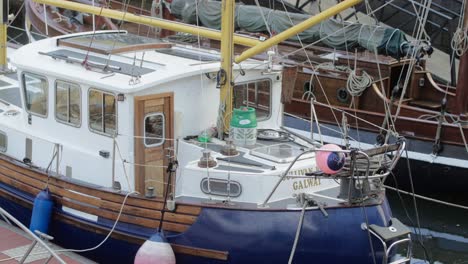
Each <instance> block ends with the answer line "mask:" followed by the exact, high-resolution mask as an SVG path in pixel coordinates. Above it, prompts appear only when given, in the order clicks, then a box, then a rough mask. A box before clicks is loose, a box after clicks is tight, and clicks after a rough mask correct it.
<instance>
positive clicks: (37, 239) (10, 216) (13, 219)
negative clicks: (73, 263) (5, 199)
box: [0, 207, 66, 264]
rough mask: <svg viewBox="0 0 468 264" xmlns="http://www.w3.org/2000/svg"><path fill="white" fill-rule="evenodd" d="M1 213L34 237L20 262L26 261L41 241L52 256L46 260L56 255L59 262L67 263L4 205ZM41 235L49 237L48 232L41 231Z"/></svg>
mask: <svg viewBox="0 0 468 264" xmlns="http://www.w3.org/2000/svg"><path fill="white" fill-rule="evenodd" d="M0 215H2V217H3V218H4V219H8V221H7V223H10V224H11V222H13V223H14V224H15V225H17V226H18V227H19V228H21V230H23V231H24V232H26V234H28V235H29V236H30V237H31V238H32V239H33V243H32V244H31V247H30V248H29V250H28V251H27V252H26V253H25V255H24V256H23V258H22V259H21V261H20V263H24V261H25V260H26V258H27V257H28V255H29V254H30V253H31V251H32V249H33V248H34V246H35V245H36V244H37V243H39V245H41V246H42V247H43V248H44V249H45V250H47V251H48V252H49V253H50V255H51V256H50V257H49V258H48V260H47V261H46V263H48V262H49V260H50V259H51V258H52V257H54V258H55V259H56V260H57V261H58V262H60V263H62V264H66V262H65V261H64V260H63V259H62V258H61V257H60V256H59V255H57V253H55V251H54V250H53V249H51V248H50V247H49V246H48V245H47V244H46V243H45V242H44V241H43V240H42V239H40V238H39V237H38V236H36V235H35V234H34V233H33V232H31V230H29V228H27V227H26V226H25V225H23V224H22V223H21V222H20V221H19V220H18V219H16V218H15V217H14V216H12V215H11V214H9V213H8V212H7V211H6V210H5V209H3V208H2V207H0ZM40 234H41V236H44V237H49V236H47V235H46V234H42V233H40Z"/></svg>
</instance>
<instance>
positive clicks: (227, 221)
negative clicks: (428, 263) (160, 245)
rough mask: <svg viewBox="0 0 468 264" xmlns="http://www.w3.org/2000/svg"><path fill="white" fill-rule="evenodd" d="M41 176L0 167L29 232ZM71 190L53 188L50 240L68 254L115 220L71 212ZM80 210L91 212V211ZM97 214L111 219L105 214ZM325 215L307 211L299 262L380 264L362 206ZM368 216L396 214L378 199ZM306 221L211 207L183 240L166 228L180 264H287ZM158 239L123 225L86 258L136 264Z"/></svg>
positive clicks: (6, 194)
mask: <svg viewBox="0 0 468 264" xmlns="http://www.w3.org/2000/svg"><path fill="white" fill-rule="evenodd" d="M28 174H29V175H28ZM36 174H38V173H37V172H36V171H34V170H31V171H28V170H27V169H25V166H22V165H21V164H14V163H11V162H7V161H6V160H5V159H2V160H0V206H2V207H3V208H5V209H6V210H8V211H9V212H11V213H12V214H13V215H14V216H15V217H17V218H18V219H20V220H21V221H22V222H23V223H25V224H26V225H28V224H29V221H30V217H31V208H32V204H33V199H34V195H35V193H36V192H37V191H39V190H40V188H42V186H39V185H38V183H39V182H38V181H35V180H37V179H34V178H35V177H39V176H40V175H36ZM42 176H45V175H42ZM65 183H66V181H61V180H60V179H58V178H55V177H52V178H50V182H49V184H50V185H49V186H50V187H54V186H55V187H54V188H51V190H52V193H53V195H54V197H55V202H56V205H55V209H54V216H53V220H52V223H51V226H50V234H51V235H52V236H54V237H55V240H54V241H55V242H56V243H58V244H60V245H62V246H63V247H65V248H73V249H84V248H91V247H94V246H96V245H97V244H99V243H100V242H101V241H102V240H104V238H105V237H106V235H107V234H108V232H109V230H110V229H111V227H112V225H113V224H114V221H115V219H112V218H110V217H109V218H106V217H101V216H99V217H98V218H97V220H96V221H92V220H89V219H85V218H84V217H80V216H78V215H75V214H73V213H70V212H69V211H67V210H65V209H64V207H65V204H66V205H68V206H70V205H71V203H68V204H67V203H66V201H67V200H69V202H70V201H73V199H72V198H70V197H61V196H60V195H59V193H58V191H57V190H58V187H57V186H59V184H63V186H66V188H70V190H73V189H75V190H76V189H77V188H76V186H73V185H72V184H68V185H66V184H65ZM33 184H36V185H35V186H33ZM54 189H55V193H54ZM82 191H84V189H82ZM96 195H98V194H96ZM101 197H103V199H104V198H106V197H105V196H101ZM74 198H75V199H78V198H77V197H74ZM128 202H129V206H130V205H135V206H136V205H137V204H138V201H137V200H136V198H131V199H130V198H129V200H128ZM179 207H182V208H183V205H179ZM197 208H199V207H194V206H192V207H190V206H186V207H185V209H184V210H183V211H185V212H188V211H191V212H192V213H193V212H194V211H196V209H197ZM81 209H82V211H84V210H86V209H87V207H86V206H84V207H82V208H81ZM98 210H99V211H106V209H103V208H98ZM129 210H130V209H127V211H125V210H124V215H127V214H129V213H130V212H129ZM154 211H157V210H154ZM326 211H327V213H328V217H326V216H324V215H323V213H322V212H321V211H320V210H318V209H313V210H307V211H306V213H305V217H304V223H303V228H302V231H301V236H300V239H299V243H298V248H297V250H296V254H295V258H294V259H295V262H296V263H308V262H310V261H313V262H314V263H345V262H347V263H349V262H351V263H373V260H372V257H371V255H372V254H371V253H370V252H371V249H370V246H369V240H368V234H367V232H366V231H363V230H362V229H361V224H362V223H364V222H365V221H366V220H365V219H366V218H365V216H364V215H363V212H362V206H361V205H356V206H350V207H348V206H346V207H337V208H326ZM88 212H89V210H88ZM176 212H177V210H176ZM366 212H367V217H368V221H369V223H370V224H378V225H385V224H386V223H388V220H389V219H390V209H389V207H388V204H387V202H386V201H385V200H384V199H380V198H379V199H378V200H377V203H374V204H373V205H369V206H366ZM95 213H96V214H98V212H95ZM179 213H180V210H179ZM300 214H301V210H300V209H296V210H268V209H261V210H260V209H242V208H239V209H232V208H231V209H227V208H223V206H220V205H218V207H216V206H209V205H207V206H202V207H201V209H200V211H199V214H198V215H197V216H194V218H196V220H195V221H194V222H193V223H192V224H190V225H189V226H188V227H187V228H186V229H185V230H183V231H182V230H180V232H177V231H176V229H177V228H176V227H174V225H175V226H177V224H176V223H172V225H171V222H170V221H167V220H165V221H164V224H163V227H164V226H165V227H166V228H165V230H166V234H167V239H168V241H169V242H170V243H171V244H172V247H173V250H174V251H175V253H176V257H177V262H178V263H286V262H287V260H288V258H289V254H290V252H291V248H292V245H293V241H294V237H295V233H296V228H297V225H298V222H299V218H300ZM186 218H188V217H186ZM121 219H122V218H121ZM129 219H131V218H128V217H127V218H126V219H125V221H127V222H129ZM135 219H138V217H135ZM152 221H154V222H157V221H156V220H152ZM180 222H182V221H180ZM178 224H179V225H181V224H180V223H178ZM178 228H180V226H179V227H178ZM168 229H172V230H173V231H170V230H168ZM155 232H156V229H155V228H148V227H144V226H141V225H136V224H132V223H124V222H120V223H119V224H118V225H117V228H116V230H115V232H114V233H112V235H111V236H110V238H109V239H108V241H106V242H105V243H104V244H103V245H102V246H101V247H99V248H98V249H96V250H93V251H88V252H83V254H84V255H85V256H87V257H90V258H92V259H94V260H96V261H98V262H99V263H133V258H134V256H135V254H136V251H137V250H138V248H139V247H140V245H141V244H142V243H143V242H144V241H145V240H146V239H148V238H149V237H150V236H151V235H153V234H154V233H155ZM372 243H373V248H374V250H375V251H376V253H377V261H378V262H381V254H382V247H381V245H380V244H379V242H378V241H375V240H373V241H372Z"/></svg>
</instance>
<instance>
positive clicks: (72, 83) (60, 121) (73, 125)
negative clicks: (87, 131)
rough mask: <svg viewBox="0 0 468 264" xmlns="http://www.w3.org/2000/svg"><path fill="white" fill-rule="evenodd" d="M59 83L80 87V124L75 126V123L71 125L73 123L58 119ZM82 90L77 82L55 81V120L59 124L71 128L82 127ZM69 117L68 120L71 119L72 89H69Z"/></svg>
mask: <svg viewBox="0 0 468 264" xmlns="http://www.w3.org/2000/svg"><path fill="white" fill-rule="evenodd" d="M57 82H63V83H67V84H71V85H76V86H78V90H79V94H80V100H79V101H80V121H79V123H78V124H74V123H71V122H67V121H63V120H60V119H58V118H57ZM81 91H82V89H81V86H80V85H79V84H78V83H75V82H69V81H64V80H60V79H57V80H55V84H54V110H55V115H54V116H55V120H56V121H57V122H58V123H62V124H65V125H69V126H72V127H81V124H82V120H83V111H82V109H83V108H82V106H83V101H82V100H83V98H82V93H81ZM67 115H68V119H70V88H68V102H67Z"/></svg>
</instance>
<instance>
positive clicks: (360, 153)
mask: <svg viewBox="0 0 468 264" xmlns="http://www.w3.org/2000/svg"><path fill="white" fill-rule="evenodd" d="M405 147H406V142H405V141H404V140H403V141H402V142H401V145H400V147H399V148H398V150H395V151H398V153H397V154H396V155H395V156H394V158H393V159H392V165H391V166H390V169H393V168H394V167H395V165H396V161H398V159H399V158H400V157H401V154H402V152H403V150H404V148H405ZM316 151H318V149H309V150H306V151H304V152H302V153H301V154H299V155H297V156H296V158H295V159H294V160H293V161H292V162H291V163H290V164H289V166H288V168H287V169H286V170H285V171H284V173H283V174H282V175H281V178H280V179H279V180H278V182H277V183H276V184H275V186H274V187H273V189H272V190H271V192H270V193H269V194H268V196H267V198H266V199H265V201H263V203H262V204H261V206H262V207H265V206H266V204H267V203H268V201H269V200H270V198H271V197H272V196H273V194H274V193H275V191H276V189H278V186H279V185H280V184H281V182H282V181H283V180H284V178H285V177H286V176H287V175H288V173H289V171H290V170H291V168H292V167H293V166H294V164H295V163H296V162H297V161H298V160H299V158H300V157H302V156H303V155H305V154H308V153H313V152H316ZM321 151H329V152H339V153H355V154H356V155H355V156H356V157H357V156H358V155H361V156H360V158H362V157H364V158H365V159H366V160H367V168H366V174H365V176H354V175H352V177H353V178H354V179H357V180H359V179H373V178H381V177H386V176H387V175H388V174H385V173H384V174H379V176H378V177H374V176H369V171H370V157H369V155H368V154H367V153H366V152H364V151H361V150H357V151H356V150H326V149H325V150H321Z"/></svg>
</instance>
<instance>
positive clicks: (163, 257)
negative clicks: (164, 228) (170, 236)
mask: <svg viewBox="0 0 468 264" xmlns="http://www.w3.org/2000/svg"><path fill="white" fill-rule="evenodd" d="M175 263H176V259H175V255H174V251H173V250H172V247H171V244H169V243H168V242H167V240H166V238H165V237H164V235H163V234H162V233H156V234H154V235H153V236H151V237H150V239H148V240H146V241H145V243H143V245H141V247H140V248H139V249H138V252H137V254H136V256H135V261H134V264H175Z"/></svg>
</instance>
